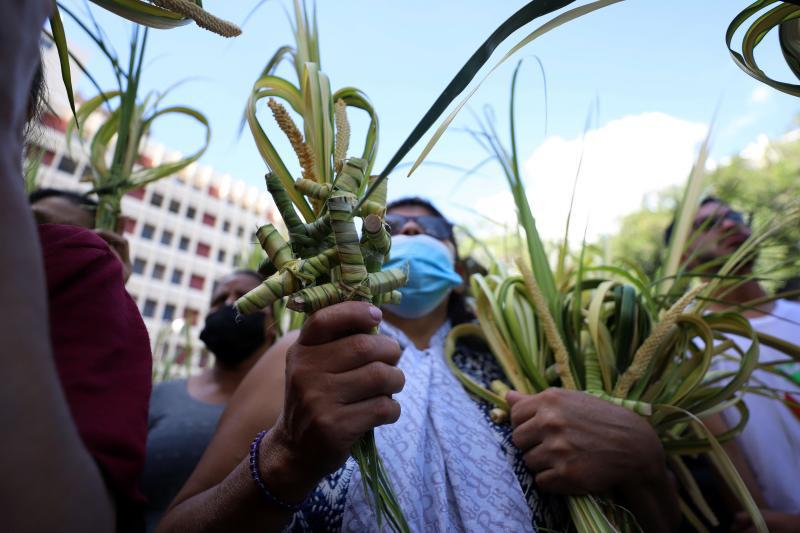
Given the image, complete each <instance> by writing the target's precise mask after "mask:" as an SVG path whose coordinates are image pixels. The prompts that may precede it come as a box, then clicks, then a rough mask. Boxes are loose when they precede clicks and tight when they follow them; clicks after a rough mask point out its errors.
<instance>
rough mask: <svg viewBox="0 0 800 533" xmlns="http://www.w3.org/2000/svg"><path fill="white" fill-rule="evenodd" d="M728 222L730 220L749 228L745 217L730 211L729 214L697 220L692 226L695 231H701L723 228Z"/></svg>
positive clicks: (714, 215)
mask: <svg viewBox="0 0 800 533" xmlns="http://www.w3.org/2000/svg"><path fill="white" fill-rule="evenodd" d="M726 220H730V221H731V222H734V223H736V224H740V225H742V226H747V225H748V223H747V222H746V221H745V219H744V216H742V214H741V213H739V212H738V211H728V212H727V213H719V214H713V215H709V216H707V217H704V218H701V219H700V220H695V221H694V224H693V225H692V226H693V227H694V229H696V230H697V229H700V228H701V227H703V228H706V229H710V228H713V227H715V226H721V225H722V223H723V222H725V221H726Z"/></svg>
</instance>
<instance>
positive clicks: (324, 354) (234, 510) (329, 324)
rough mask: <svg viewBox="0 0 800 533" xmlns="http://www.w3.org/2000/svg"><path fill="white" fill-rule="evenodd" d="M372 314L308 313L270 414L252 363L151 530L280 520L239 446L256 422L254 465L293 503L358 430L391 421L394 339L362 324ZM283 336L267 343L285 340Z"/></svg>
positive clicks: (365, 308)
mask: <svg viewBox="0 0 800 533" xmlns="http://www.w3.org/2000/svg"><path fill="white" fill-rule="evenodd" d="M379 321H380V311H379V310H378V309H377V308H375V307H373V306H371V305H368V304H366V303H364V302H346V303H343V304H338V305H335V306H331V307H329V308H325V309H322V310H320V311H317V312H316V313H314V315H312V316H311V317H310V318H309V320H308V321H307V322H306V324H305V326H304V327H303V330H302V331H301V332H300V335H299V337H298V338H297V340H296V341H295V342H294V343H293V344H291V346H290V347H289V349H288V352H287V356H286V372H285V385H284V387H283V389H279V390H280V392H281V393H282V394H284V398H285V399H284V401H283V402H282V404H283V405H282V408H280V407H279V408H278V412H280V415H279V416H278V418H277V421H275V420H274V416H272V415H266V416H265V415H264V411H265V410H266V411H268V412H270V413H274V412H276V411H275V409H274V406H266V409H265V405H264V404H262V403H261V401H262V399H263V398H265V396H264V394H265V391H264V390H263V389H266V388H269V387H270V386H269V385H265V384H264V383H260V380H261V379H270V376H269V375H268V372H266V371H265V370H264V369H263V368H262V369H261V370H256V369H257V368H258V366H259V365H261V361H259V363H258V364H257V365H256V367H253V370H251V371H250V373H249V374H248V376H247V378H245V382H243V383H242V385H241V386H240V387H239V389H237V391H236V393H235V394H234V396H233V398H231V402H230V403H229V404H228V407H227V409H226V411H227V412H226V415H225V416H224V417H223V418H224V419H223V420H222V421H221V422H220V426H219V427H218V429H217V433H216V434H215V436H214V439H213V441H212V444H213V448H212V447H211V446H210V447H209V449H208V450H207V451H206V453H205V454H204V456H203V458H202V459H201V461H200V464H199V465H198V467H197V469H196V470H195V472H194V474H193V475H192V477H191V478H190V479H189V481H188V482H187V484H186V486H184V488H183V489H182V490H181V492H180V493H179V494H178V496H177V497H176V498H175V501H174V502H173V503H172V505H171V507H170V509H169V510H168V511H167V514H166V515H165V517H164V518H163V520H162V521H161V523H160V524H159V527H158V531H159V532H161V533H164V532H172V531H175V532H178V531H179V532H190V531H203V532H207V531H280V530H282V528H283V527H284V526H285V524H286V523H287V521H288V520H289V519H290V518H291V514H290V513H288V512H286V511H284V510H282V509H280V508H278V507H275V506H273V505H270V504H268V503H267V502H266V501H265V500H264V498H263V496H262V495H261V494H260V493H259V492H258V489H257V488H256V485H255V483H254V482H253V480H252V479H251V477H250V472H249V465H248V458H247V446H248V444H249V443H250V441H251V439H252V438H253V436H254V434H255V433H256V432H257V431H259V430H261V429H264V428H265V427H269V425H270V424H272V423H273V422H274V425H273V427H272V429H271V430H270V432H269V433H268V434H267V436H266V437H265V439H264V440H263V441H262V443H261V447H260V449H259V450H260V451H259V455H260V457H259V464H258V468H259V473H260V475H261V477H262V478H263V479H264V482H265V484H266V485H267V488H268V489H269V491H270V492H271V493H272V494H273V495H274V496H276V497H277V498H280V499H281V500H283V501H284V502H289V503H296V502H300V501H302V500H303V498H304V497H305V495H306V494H308V493H309V492H310V491H311V490H313V488H314V487H315V486H316V485H317V484H318V483H319V480H321V479H322V478H323V477H324V476H325V475H327V474H328V473H330V472H333V471H335V470H336V469H337V468H339V467H340V466H341V465H342V464H344V462H345V461H346V460H347V457H348V456H349V455H350V450H351V448H352V446H353V443H355V441H356V440H357V439H358V438H359V437H360V436H361V435H363V434H364V433H365V432H366V431H369V430H370V429H372V428H374V427H376V426H379V425H381V424H389V423H393V422H395V421H396V420H397V419H398V418H399V416H400V406H399V404H397V402H395V401H394V400H392V399H391V395H392V394H395V393H397V392H399V391H400V390H401V389H402V387H403V384H404V378H403V374H402V372H401V371H400V370H399V369H397V368H395V366H394V365H396V364H397V361H398V360H399V358H400V347H399V346H398V344H397V343H396V342H395V341H393V340H391V339H388V338H387V337H383V336H381V335H370V334H369V333H370V332H371V331H372V330H373V329H374V328H375V327H376V326H377V325H378V323H379ZM286 342H288V341H286ZM286 342H279V343H278V344H276V346H275V349H276V350H280V349H284V350H285V344H286ZM281 345H283V346H284V348H280V346H281ZM268 353H269V352H268ZM262 359H263V358H262ZM265 364H266V363H265ZM254 371H255V372H254ZM272 387H273V388H274V384H273V385H272ZM226 468H227V469H228V470H227V472H230V473H229V474H227V475H226ZM231 470H232V471H231ZM221 477H222V479H221V480H219V479H220V478H221ZM218 480H219V481H218Z"/></svg>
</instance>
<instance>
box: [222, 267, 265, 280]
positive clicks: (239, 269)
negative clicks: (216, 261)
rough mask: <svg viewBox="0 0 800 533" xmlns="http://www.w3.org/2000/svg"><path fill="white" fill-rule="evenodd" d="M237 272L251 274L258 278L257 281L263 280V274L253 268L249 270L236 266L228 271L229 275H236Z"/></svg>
mask: <svg viewBox="0 0 800 533" xmlns="http://www.w3.org/2000/svg"><path fill="white" fill-rule="evenodd" d="M238 274H243V275H245V276H253V277H254V278H256V279H257V280H258V282H259V283H261V282H262V281H264V276H262V275H261V274H259V273H258V272H256V271H255V270H250V269H249V268H237V269H236V270H234V271H233V272H231V273H230V275H231V276H236V275H238Z"/></svg>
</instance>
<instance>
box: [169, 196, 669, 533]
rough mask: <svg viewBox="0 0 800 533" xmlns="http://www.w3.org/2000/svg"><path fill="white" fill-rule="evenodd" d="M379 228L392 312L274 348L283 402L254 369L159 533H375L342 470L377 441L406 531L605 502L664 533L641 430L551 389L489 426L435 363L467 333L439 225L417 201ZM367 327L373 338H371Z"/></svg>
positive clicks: (622, 416) (329, 312) (350, 307)
mask: <svg viewBox="0 0 800 533" xmlns="http://www.w3.org/2000/svg"><path fill="white" fill-rule="evenodd" d="M386 222H387V223H388V224H389V226H390V228H391V233H392V235H393V237H392V249H391V254H390V260H389V261H388V262H387V264H386V265H385V268H391V267H402V266H407V268H408V269H409V280H408V284H407V285H406V286H405V287H404V288H403V289H401V293H402V295H403V299H402V302H401V303H400V304H397V305H386V306H383V308H382V313H381V311H380V310H378V309H375V308H374V307H372V306H370V305H368V304H365V303H363V302H347V303H344V304H338V305H335V306H331V307H329V308H326V309H323V310H320V311H318V312H317V313H315V314H314V315H312V316H311V317H310V318H309V319H308V321H307V322H306V324H305V325H304V327H303V329H302V330H301V331H300V332H299V336H298V337H296V338H286V339H282V340H281V341H279V342H278V343H276V345H275V346H274V347H273V350H275V351H278V352H280V353H281V355H282V356H283V354H286V356H285V357H286V372H285V374H284V375H285V379H286V382H285V385H284V387H282V388H281V394H280V396H279V397H277V400H276V399H275V396H274V395H272V396H271V395H270V393H269V392H267V391H266V389H267V387H265V386H264V385H263V382H262V380H263V379H264V378H266V376H267V373H266V372H265V371H263V370H262V369H261V368H260V367H261V366H262V365H261V364H259V365H256V367H254V369H253V371H252V372H251V373H250V375H248V377H247V379H246V380H245V381H244V382H243V383H242V386H241V387H240V388H239V390H238V391H237V393H236V394H235V395H234V397H233V398H232V400H231V402H230V404H229V407H228V409H227V411H226V413H225V415H224V416H223V418H222V420H221V422H220V426H219V428H218V431H217V433H216V434H215V436H214V439H213V440H212V443H211V444H210V446H209V448H208V451H207V453H206V455H205V456H204V457H203V459H202V461H201V462H200V463H199V465H198V467H197V469H196V470H195V472H194V473H193V475H192V477H191V478H190V479H189V481H188V482H187V484H186V485H185V486H184V488H183V489H182V490H181V492H180V493H179V494H178V496H177V497H176V499H175V501H174V502H173V504H172V506H171V509H170V511H169V512H168V513H167V515H166V516H165V518H164V520H163V522H162V523H161V526H160V529H159V531H204V530H210V529H215V528H219V529H220V530H225V529H231V530H233V529H235V530H237V531H281V530H282V528H284V527H286V526H287V525H288V526H289V528H290V529H291V530H297V531H377V530H378V526H377V523H376V522H375V520H374V513H373V511H372V510H371V508H370V500H369V498H370V496H369V495H368V494H365V492H364V487H363V484H362V482H361V474H360V472H359V471H358V468H357V467H356V465H355V462H354V461H353V460H352V459H350V458H349V452H350V449H351V447H352V445H353V443H354V442H355V441H356V439H357V438H358V437H359V436H360V435H362V434H363V432H364V431H367V430H369V429H372V428H374V427H376V426H382V427H379V428H378V429H377V430H376V431H375V438H376V441H377V444H378V449H379V450H380V453H381V457H382V460H383V462H384V465H385V466H386V469H387V471H388V474H389V478H390V479H391V481H392V484H393V486H394V488H395V492H396V494H397V497H398V500H399V503H400V506H401V508H402V509H403V511H404V514H405V517H406V519H407V520H408V522H409V525H410V528H411V530H412V531H531V530H536V529H538V528H540V527H543V528H550V529H555V530H563V529H565V527H564V523H563V512H562V511H563V507H562V506H561V504H560V502H559V501H558V500H557V499H555V498H553V497H551V496H548V495H547V494H549V493H556V494H585V493H587V492H592V493H605V492H612V491H613V492H619V495H620V498H621V500H622V502H623V503H624V504H625V505H626V506H627V507H628V508H629V509H630V510H631V511H633V512H634V513H635V514H637V516H639V517H640V519H641V520H640V523H641V525H642V528H643V529H644V530H645V531H670V530H673V529H674V527H673V526H674V523H675V516H676V510H677V503H676V500H675V495H674V491H673V488H672V485H671V483H670V479H669V476H668V475H667V473H666V468H665V466H664V457H663V452H662V450H661V444H660V442H659V441H658V438H657V437H656V435H655V433H654V432H653V431H652V429H651V428H650V426H649V425H648V424H647V422H645V421H643V420H642V419H641V418H640V417H639V416H638V415H635V414H633V413H631V412H630V411H627V410H625V409H622V408H617V407H615V406H612V405H610V404H608V403H607V402H604V401H602V400H599V399H597V398H594V397H590V396H588V395H585V394H582V393H575V392H570V391H563V390H556V389H551V390H550V391H546V392H544V393H541V394H538V395H528V396H526V395H519V394H516V395H514V394H512V395H510V397H509V401H510V403H511V404H512V409H511V421H512V423H513V426H515V429H514V430H513V433H512V428H511V427H510V426H509V425H507V424H505V425H497V424H494V423H492V422H491V420H490V418H489V408H490V406H488V405H485V404H483V403H481V402H479V401H477V400H475V399H473V398H471V397H470V396H469V395H468V394H467V393H466V392H465V391H464V389H463V387H462V386H461V384H460V383H459V382H458V381H457V380H456V379H455V378H454V377H453V375H452V373H451V372H450V370H449V369H448V368H447V365H446V363H445V361H444V358H443V350H444V342H445V339H446V337H447V333H448V332H449V330H450V328H451V327H452V325H455V324H457V323H460V322H464V321H467V320H471V319H472V318H471V315H470V313H469V311H468V308H467V306H466V305H465V302H464V298H463V295H462V294H461V291H462V279H461V277H460V276H459V275H458V273H457V270H456V266H455V265H456V259H457V254H456V246H455V240H454V238H453V233H452V228H451V225H450V223H449V222H448V221H447V220H446V219H445V218H444V217H443V216H442V215H441V213H440V212H439V211H438V210H436V209H435V208H434V207H433V206H432V205H431V204H430V203H428V202H426V201H425V200H422V199H419V198H411V199H405V200H401V201H398V202H394V203H392V204H390V205H389V208H388V212H387V216H386ZM381 318H382V319H383V320H382V321H381ZM379 322H380V333H381V334H382V335H369V333H370V331H371V330H372V328H374V326H375V325H377V324H378V323H379ZM281 358H282V357H281ZM456 361H457V364H459V366H461V368H462V370H464V371H465V372H466V373H468V374H469V375H470V376H472V377H473V378H474V379H476V380H478V381H481V382H483V383H484V384H488V382H489V381H491V380H492V379H497V378H502V372H501V371H500V369H499V368H498V367H497V364H496V363H495V362H494V360H493V358H492V356H491V355H490V354H489V353H488V350H487V349H486V347H485V346H483V345H482V344H481V343H480V342H475V343H469V344H465V345H463V346H460V347H459V350H458V354H457V357H456ZM284 391H285V392H284ZM270 398H272V399H270ZM275 403H278V404H279V408H278V409H277V410H274V409H265V408H264V406H265V405H273V406H274V404H275ZM400 407H402V416H400ZM269 428H271V429H270V430H269V431H268V432H266V433H265V434H264V433H260V431H261V430H264V429H269ZM256 434H257V435H258V436H257V437H256V439H255V440H254V439H253V436H254V435H256ZM248 445H249V446H248ZM248 451H249V454H248ZM237 463H238V466H236V467H235V468H233V470H232V466H233V465H237Z"/></svg>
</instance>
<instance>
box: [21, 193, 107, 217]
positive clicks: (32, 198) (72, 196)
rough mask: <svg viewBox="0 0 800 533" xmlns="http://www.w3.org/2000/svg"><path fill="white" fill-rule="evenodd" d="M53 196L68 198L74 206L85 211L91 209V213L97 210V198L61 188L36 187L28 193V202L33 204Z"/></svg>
mask: <svg viewBox="0 0 800 533" xmlns="http://www.w3.org/2000/svg"><path fill="white" fill-rule="evenodd" d="M53 197H55V198H63V199H65V200H68V201H70V202H72V203H73V204H75V205H76V206H78V207H82V208H84V209H86V210H87V211H91V212H92V213H94V212H95V211H96V210H97V200H94V199H93V198H90V197H88V196H86V195H85V194H80V193H77V192H74V191H64V190H61V189H36V190H35V191H33V192H32V193H31V194H30V195H28V203H30V204H31V205H33V204H35V203H36V202H38V201H39V200H44V199H45V198H53Z"/></svg>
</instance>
